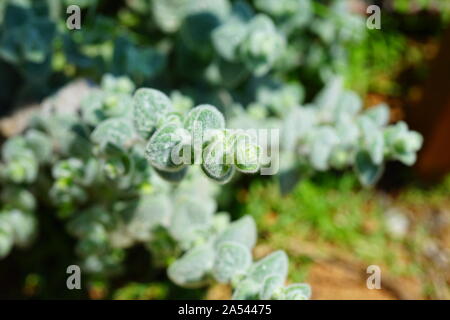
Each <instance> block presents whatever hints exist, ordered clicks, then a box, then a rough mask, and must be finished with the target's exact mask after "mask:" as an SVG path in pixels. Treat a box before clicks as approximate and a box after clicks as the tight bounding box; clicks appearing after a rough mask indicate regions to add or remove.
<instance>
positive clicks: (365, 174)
mask: <svg viewBox="0 0 450 320" xmlns="http://www.w3.org/2000/svg"><path fill="white" fill-rule="evenodd" d="M383 170H384V166H383V165H376V164H375V163H374V162H373V161H372V158H371V156H370V154H369V153H368V152H367V151H360V152H358V153H357V154H356V157H355V172H356V175H357V176H358V179H359V181H360V182H361V184H362V185H363V186H365V187H369V186H372V185H374V184H375V183H376V182H377V181H378V179H379V178H380V177H381V174H382V173H383Z"/></svg>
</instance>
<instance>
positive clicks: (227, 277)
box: [0, 75, 310, 299]
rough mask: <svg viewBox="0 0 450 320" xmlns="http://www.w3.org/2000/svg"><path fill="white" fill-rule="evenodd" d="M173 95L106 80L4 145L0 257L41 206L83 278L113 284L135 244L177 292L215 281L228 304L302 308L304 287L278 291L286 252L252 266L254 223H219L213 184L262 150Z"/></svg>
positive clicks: (245, 167)
mask: <svg viewBox="0 0 450 320" xmlns="http://www.w3.org/2000/svg"><path fill="white" fill-rule="evenodd" d="M172 96H174V97H178V98H177V99H174V100H175V101H172V99H170V98H169V97H168V96H166V95H165V94H164V93H162V92H161V91H158V90H155V89H150V88H141V89H138V90H137V91H135V87H134V84H133V83H132V82H130V81H129V80H128V79H126V78H123V77H120V78H114V77H112V76H108V75H107V76H105V77H104V78H103V81H102V85H101V87H100V88H97V89H93V91H92V93H91V94H90V95H89V96H87V97H86V98H85V99H83V101H82V103H81V106H80V110H79V111H73V112H66V113H63V112H60V111H59V109H58V108H60V107H61V106H53V108H49V109H47V110H46V111H45V112H42V113H40V114H37V115H36V116H35V117H34V118H33V119H32V120H31V122H30V124H29V127H28V128H27V129H26V131H25V132H24V133H23V134H21V135H19V136H16V137H13V138H10V139H9V140H8V141H7V142H6V143H5V144H4V145H3V148H2V163H1V165H0V173H1V180H0V188H1V190H2V194H1V196H2V207H1V213H0V257H5V256H7V255H8V253H9V252H10V251H11V249H12V248H13V246H14V245H17V246H25V245H28V244H29V243H30V242H31V241H32V240H33V236H34V235H35V234H36V233H37V221H38V220H39V219H38V218H39V215H40V214H41V213H40V212H41V210H42V208H48V209H50V210H53V211H56V212H57V215H58V218H59V219H61V220H63V221H64V222H65V224H66V227H67V231H68V232H69V234H70V235H72V236H73V237H75V238H76V239H78V242H77V245H76V248H75V250H76V252H77V254H78V255H79V257H80V259H81V261H82V265H83V270H85V271H87V272H90V273H94V274H101V275H102V276H104V277H108V276H113V275H114V274H116V273H117V272H120V271H121V268H122V264H123V260H124V258H125V255H126V249H128V248H130V247H132V246H133V245H135V244H137V243H141V244H143V245H144V246H145V247H146V248H147V249H148V250H149V251H150V252H151V253H152V254H153V256H154V257H156V258H155V260H156V261H157V263H158V264H160V265H161V266H162V267H167V266H168V276H169V278H170V279H171V280H172V281H173V282H174V283H176V284H178V285H180V286H184V287H197V286H200V285H205V284H208V283H210V282H211V281H219V282H224V283H230V284H231V285H232V287H233V288H234V289H235V291H234V294H233V298H235V299H308V298H309V296H310V288H309V286H308V285H306V284H299V285H290V286H287V287H285V286H284V284H285V281H286V276H287V267H288V261H287V256H286V254H284V253H283V252H275V253H273V254H271V255H269V256H267V257H265V258H263V259H262V260H260V261H257V262H253V259H252V254H251V250H252V248H253V247H254V245H255V243H256V237H257V232H256V227H255V222H254V221H253V219H252V218H251V217H249V216H246V217H243V218H241V219H240V220H237V221H234V222H231V221H230V216H229V215H228V214H227V213H217V214H216V211H217V203H216V200H215V194H216V192H217V188H218V184H217V183H215V182H219V183H225V182H226V181H228V180H229V179H230V178H231V177H232V176H233V174H234V173H235V172H237V171H239V172H242V173H255V172H257V171H258V170H259V167H260V163H259V162H258V157H257V155H258V154H259V146H258V145H257V144H256V143H255V142H254V141H253V140H251V139H250V138H251V137H249V136H247V135H246V134H244V133H241V132H239V131H232V130H229V129H226V126H225V120H224V117H223V116H222V114H221V113H220V112H219V111H218V110H217V109H215V108H214V107H213V106H210V105H202V106H198V107H195V108H192V109H191V110H189V111H187V112H185V109H186V106H189V105H190V103H189V99H187V98H186V99H182V98H180V96H179V94H176V93H175V94H173V95H172ZM199 129H202V130H199ZM249 139H250V140H249ZM197 141H200V144H199V145H196V144H195V142H197ZM244 142H246V143H244ZM198 146H199V147H200V148H199V150H196V148H197V147H198ZM195 151H199V154H200V156H201V160H202V161H201V162H200V164H199V165H196V164H197V162H196V161H195V160H197V158H196V157H195ZM249 154H250V156H249ZM173 155H177V156H180V157H181V158H183V156H186V159H188V160H190V161H187V162H181V163H176V162H175V161H174V158H173ZM248 156H249V157H248ZM224 158H226V159H225V160H230V162H224V161H222V160H224ZM183 159H184V158H183ZM248 159H251V160H252V161H251V162H247V160H248ZM255 160H256V161H255ZM188 167H190V168H189V170H188ZM202 171H203V173H202Z"/></svg>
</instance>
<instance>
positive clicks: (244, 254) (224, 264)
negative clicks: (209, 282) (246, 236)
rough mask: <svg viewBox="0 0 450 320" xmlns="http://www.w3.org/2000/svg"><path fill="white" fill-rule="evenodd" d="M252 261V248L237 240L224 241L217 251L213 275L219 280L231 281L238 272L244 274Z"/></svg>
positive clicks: (223, 281)
mask: <svg viewBox="0 0 450 320" xmlns="http://www.w3.org/2000/svg"><path fill="white" fill-rule="evenodd" d="M251 263H252V256H251V253H250V250H249V249H248V248H247V247H245V246H243V245H242V244H239V243H237V242H222V243H221V244H220V245H219V246H218V248H217V253H216V259H215V262H214V267H213V275H214V277H215V278H216V280H217V281H219V282H222V283H227V282H230V281H231V279H233V277H235V276H236V275H238V274H244V273H245V271H246V270H247V268H248V267H250V265H251Z"/></svg>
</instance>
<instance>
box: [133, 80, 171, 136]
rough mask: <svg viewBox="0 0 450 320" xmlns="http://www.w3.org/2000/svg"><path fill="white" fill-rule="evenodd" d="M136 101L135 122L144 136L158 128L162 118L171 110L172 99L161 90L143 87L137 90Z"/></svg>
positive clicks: (134, 98) (134, 99)
mask: <svg viewBox="0 0 450 320" xmlns="http://www.w3.org/2000/svg"><path fill="white" fill-rule="evenodd" d="M133 101H134V124H135V127H136V130H137V131H138V132H139V134H141V135H142V136H143V137H144V138H147V137H149V136H150V134H151V133H152V132H153V131H154V130H155V129H156V127H157V125H158V123H159V122H160V119H163V118H164V117H165V116H166V115H167V113H169V112H171V111H172V109H173V107H172V101H171V100H170V99H169V97H168V96H166V95H165V94H164V93H162V92H161V91H158V90H155V89H149V88H141V89H138V90H137V91H136V93H135V94H134V97H133Z"/></svg>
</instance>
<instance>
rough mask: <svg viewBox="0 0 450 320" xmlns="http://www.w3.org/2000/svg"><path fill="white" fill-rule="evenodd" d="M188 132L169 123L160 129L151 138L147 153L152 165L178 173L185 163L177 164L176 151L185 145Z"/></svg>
mask: <svg viewBox="0 0 450 320" xmlns="http://www.w3.org/2000/svg"><path fill="white" fill-rule="evenodd" d="M187 136H188V135H187V132H185V130H183V129H182V128H180V127H179V126H178V125H177V124H174V123H169V124H166V125H164V126H162V127H161V128H159V129H158V130H157V131H156V132H155V133H154V134H153V135H152V137H151V138H150V140H149V142H148V144H147V147H146V150H145V153H146V155H147V159H148V160H149V162H150V164H151V165H152V166H154V167H155V168H157V169H158V170H161V171H170V172H176V171H178V170H180V169H182V168H183V166H184V163H182V162H181V163H175V161H174V160H176V159H175V158H174V157H176V156H178V154H174V152H173V151H174V150H175V151H177V150H179V148H180V146H182V145H184V143H185V139H186V137H187Z"/></svg>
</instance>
